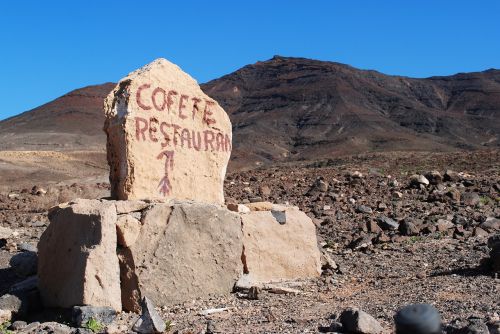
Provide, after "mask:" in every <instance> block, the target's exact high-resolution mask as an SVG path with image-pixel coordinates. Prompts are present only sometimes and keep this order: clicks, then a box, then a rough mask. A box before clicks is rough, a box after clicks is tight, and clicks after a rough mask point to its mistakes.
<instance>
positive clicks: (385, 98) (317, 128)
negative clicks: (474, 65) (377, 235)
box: [0, 56, 500, 168]
mask: <svg viewBox="0 0 500 334" xmlns="http://www.w3.org/2000/svg"><path fill="white" fill-rule="evenodd" d="M114 85H115V84H114V83H105V84H102V85H92V86H87V87H83V88H79V89H76V90H73V91H71V92H69V93H67V94H65V95H63V96H61V97H60V98H57V99H55V100H53V101H51V102H48V103H46V104H44V105H42V106H40V107H37V108H34V109H32V110H30V111H27V112H24V113H22V114H19V115H17V116H14V117H11V118H8V119H6V120H3V121H0V150H30V149H31V150H37V149H40V147H42V148H44V149H48V150H74V149H77V150H81V149H92V150H104V149H105V136H104V133H103V132H102V124H103V121H104V116H103V114H102V100H103V98H104V97H105V96H106V95H107V94H108V93H109V91H111V90H112V88H113V87H114ZM201 87H202V89H203V90H204V91H205V92H206V93H207V94H208V95H209V96H211V97H212V98H214V99H215V100H217V101H218V102H219V103H220V104H221V105H222V106H223V107H224V109H225V110H226V111H227V112H228V114H229V116H230V118H231V121H232V123H233V133H234V136H233V141H234V145H233V147H234V150H233V155H232V161H231V164H232V165H233V166H234V167H236V168H243V167H248V166H258V165H262V164H271V163H275V162H293V161H300V160H318V159H322V158H328V157H332V156H336V155H344V154H356V153H362V152H372V151H394V150H408V151H435V150H437V151H450V150H462V149H466V150H469V149H478V148H483V147H495V148H496V147H498V146H499V138H498V134H499V133H500V120H499V119H500V118H499V117H498V116H500V70H498V69H488V70H485V71H482V72H470V73H457V74H454V75H451V76H432V77H428V78H410V77H405V76H391V75H386V74H383V73H380V72H378V71H375V70H359V69H357V68H355V67H352V66H350V65H345V64H341V63H336V62H329V61H328V62H327V61H320V60H311V59H307V58H296V57H282V56H274V57H273V58H271V59H269V60H266V61H259V62H256V63H254V64H249V65H246V66H244V67H242V68H240V69H239V70H236V71H234V72H232V73H229V74H227V75H224V76H222V77H220V78H218V79H215V80H212V81H209V82H207V83H204V84H202V85H201Z"/></svg>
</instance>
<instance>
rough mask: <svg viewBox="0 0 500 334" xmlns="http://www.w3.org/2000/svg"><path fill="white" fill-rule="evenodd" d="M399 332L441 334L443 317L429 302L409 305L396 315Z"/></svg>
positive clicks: (404, 333)
mask: <svg viewBox="0 0 500 334" xmlns="http://www.w3.org/2000/svg"><path fill="white" fill-rule="evenodd" d="M394 322H395V324H396V333H397V334H406V333H412V334H440V333H441V317H440V315H439V312H438V311H437V310H436V309H435V308H434V307H433V306H432V305H429V304H415V305H407V306H405V307H403V308H402V309H401V310H399V311H398V312H397V313H396V316H395V317H394Z"/></svg>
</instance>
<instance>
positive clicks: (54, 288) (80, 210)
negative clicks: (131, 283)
mask: <svg viewBox="0 0 500 334" xmlns="http://www.w3.org/2000/svg"><path fill="white" fill-rule="evenodd" d="M116 219H117V215H116V207H115V205H114V204H113V203H112V202H108V201H99V200H84V199H79V200H76V201H74V202H71V203H67V204H61V205H59V206H57V207H55V208H53V209H51V210H50V212H49V220H50V222H51V223H50V224H49V226H48V227H47V229H46V230H45V232H44V233H43V234H42V236H41V238H40V242H39V244H38V276H39V289H40V294H41V298H42V302H43V304H44V305H45V306H46V307H63V308H69V307H72V306H74V305H93V306H109V307H112V308H113V309H115V310H117V311H120V310H121V298H120V276H119V270H120V269H119V265H118V257H117V256H116V247H117V242H116Z"/></svg>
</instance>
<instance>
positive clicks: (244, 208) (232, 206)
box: [227, 203, 250, 213]
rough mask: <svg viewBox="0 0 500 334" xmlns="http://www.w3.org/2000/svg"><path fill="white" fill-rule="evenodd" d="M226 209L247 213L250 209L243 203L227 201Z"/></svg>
mask: <svg viewBox="0 0 500 334" xmlns="http://www.w3.org/2000/svg"><path fill="white" fill-rule="evenodd" d="M227 209H228V210H230V211H234V212H239V213H248V212H250V209H249V208H248V206H246V205H244V204H236V203H229V204H227Z"/></svg>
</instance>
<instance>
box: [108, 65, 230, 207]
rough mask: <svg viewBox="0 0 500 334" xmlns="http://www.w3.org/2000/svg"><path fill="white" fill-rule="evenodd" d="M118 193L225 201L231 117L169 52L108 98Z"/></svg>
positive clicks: (131, 196)
mask: <svg viewBox="0 0 500 334" xmlns="http://www.w3.org/2000/svg"><path fill="white" fill-rule="evenodd" d="M104 111H105V115H106V122H105V125H104V131H105V132H106V134H107V152H108V163H109V165H110V182H111V196H112V197H113V198H115V199H120V200H126V199H173V198H175V199H179V200H186V199H187V200H196V201H199V202H206V203H217V204H223V203H224V195H223V181H224V176H225V173H226V167H227V163H228V161H229V156H230V155H231V139H232V132H231V122H230V120H229V117H228V115H227V114H226V112H225V111H224V109H222V107H221V106H219V104H218V103H217V102H216V101H215V100H213V99H211V98H210V97H209V96H207V95H206V94H205V93H203V91H202V90H201V88H200V86H199V85H198V84H197V82H196V81H195V80H194V79H193V78H191V77H190V76H189V75H188V74H187V73H185V72H183V71H182V70H181V69H180V68H179V67H178V66H177V65H174V64H172V63H170V62H169V61H167V60H165V59H161V58H160V59H157V60H155V61H154V62H152V63H150V64H148V65H146V66H144V67H142V68H140V69H138V70H136V71H134V72H132V73H130V74H129V75H128V76H127V77H125V78H124V79H122V80H121V81H120V82H119V83H118V85H117V86H116V87H115V89H114V90H113V91H112V92H111V93H110V94H109V95H108V97H107V98H106V100H105V102H104Z"/></svg>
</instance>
